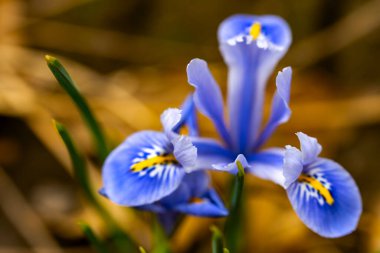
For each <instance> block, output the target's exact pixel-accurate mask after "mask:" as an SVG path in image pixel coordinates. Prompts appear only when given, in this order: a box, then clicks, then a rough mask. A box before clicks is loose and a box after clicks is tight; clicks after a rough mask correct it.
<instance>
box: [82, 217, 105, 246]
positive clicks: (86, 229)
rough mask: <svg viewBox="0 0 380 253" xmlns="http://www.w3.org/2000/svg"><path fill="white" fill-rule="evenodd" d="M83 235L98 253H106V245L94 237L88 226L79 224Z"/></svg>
mask: <svg viewBox="0 0 380 253" xmlns="http://www.w3.org/2000/svg"><path fill="white" fill-rule="evenodd" d="M79 226H80V227H81V229H82V231H83V233H84V234H85V235H86V237H87V239H88V240H89V241H90V243H91V246H92V247H93V248H94V249H95V250H96V252H98V253H108V250H107V247H106V245H105V244H104V243H103V242H102V241H101V240H100V239H99V238H98V237H97V236H96V235H95V233H94V232H93V231H92V229H91V228H90V226H89V225H88V224H86V223H84V222H79Z"/></svg>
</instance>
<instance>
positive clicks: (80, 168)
mask: <svg viewBox="0 0 380 253" xmlns="http://www.w3.org/2000/svg"><path fill="white" fill-rule="evenodd" d="M53 123H54V126H55V128H56V129H57V131H58V133H59V135H60V136H61V138H62V140H63V142H64V143H65V145H66V148H67V150H68V152H69V155H70V158H71V162H72V166H73V170H74V177H75V179H76V180H77V181H78V183H79V185H80V186H81V189H82V190H83V193H84V195H85V197H86V199H87V200H88V201H89V203H90V204H91V205H92V206H93V207H94V208H95V210H96V211H97V212H98V214H99V215H100V216H101V217H102V218H103V220H104V221H105V222H106V224H107V225H108V227H109V228H110V230H111V233H112V237H113V240H114V241H115V244H116V246H117V247H118V248H119V249H120V251H121V252H125V251H128V252H136V251H137V247H136V246H135V245H134V243H133V240H132V239H131V238H130V237H129V236H128V235H127V234H125V233H124V231H123V230H122V229H121V228H120V227H119V225H118V224H117V222H116V221H115V220H114V219H113V217H112V216H111V215H110V214H109V213H108V212H107V210H106V209H104V208H103V206H102V205H101V204H100V203H99V202H98V200H97V198H96V196H95V195H94V192H93V190H92V186H91V183H90V180H89V177H88V173H87V168H86V163H85V160H84V159H83V157H82V156H81V155H80V154H79V152H78V150H77V148H76V147H75V145H74V142H73V140H72V138H71V136H70V134H69V133H68V131H67V130H66V128H65V127H64V126H63V125H62V124H61V123H58V122H56V121H53Z"/></svg>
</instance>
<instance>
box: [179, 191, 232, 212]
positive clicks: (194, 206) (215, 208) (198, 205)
mask: <svg viewBox="0 0 380 253" xmlns="http://www.w3.org/2000/svg"><path fill="white" fill-rule="evenodd" d="M175 210H177V211H179V212H182V213H187V214H190V215H194V216H207V217H223V216H227V215H228V210H227V209H226V208H225V207H224V205H223V202H222V201H221V199H220V198H219V196H218V194H217V193H216V192H215V190H213V189H209V190H207V191H206V192H205V193H204V194H203V195H202V196H201V197H200V198H197V199H195V200H194V201H190V202H189V203H186V204H181V205H178V206H176V207H175Z"/></svg>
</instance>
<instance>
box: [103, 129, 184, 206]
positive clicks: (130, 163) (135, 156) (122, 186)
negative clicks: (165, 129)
mask: <svg viewBox="0 0 380 253" xmlns="http://www.w3.org/2000/svg"><path fill="white" fill-rule="evenodd" d="M172 149H173V147H172V144H171V143H170V141H169V139H168V138H167V136H166V135H165V134H163V133H160V132H153V131H142V132H138V133H135V134H133V135H131V136H130V137H128V138H127V139H126V140H125V141H124V142H123V143H122V144H121V145H120V146H118V147H117V148H116V149H115V150H114V151H112V153H111V154H110V155H109V156H108V158H107V159H106V161H105V164H104V166H103V172H102V174H103V183H104V192H105V194H106V195H107V196H108V197H109V199H111V200H112V201H113V202H115V203H117V204H120V205H126V206H141V205H144V204H150V203H153V202H155V201H157V200H159V199H161V198H163V197H165V196H167V195H169V194H171V193H172V192H173V191H175V190H176V189H177V188H178V186H179V184H180V183H181V180H182V178H183V177H184V174H185V171H184V169H183V168H182V166H181V165H180V164H179V163H178V162H177V161H176V160H175V158H174V156H172V155H170V154H172V151H173V150H172Z"/></svg>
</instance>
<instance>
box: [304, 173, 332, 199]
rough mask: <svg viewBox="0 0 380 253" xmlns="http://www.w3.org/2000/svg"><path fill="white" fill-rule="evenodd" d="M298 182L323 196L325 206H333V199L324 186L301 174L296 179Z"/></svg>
mask: <svg viewBox="0 0 380 253" xmlns="http://www.w3.org/2000/svg"><path fill="white" fill-rule="evenodd" d="M298 182H303V183H307V184H309V185H310V186H311V187H313V188H314V189H315V190H317V191H318V192H319V193H320V194H321V195H322V196H323V198H324V199H325V200H326V202H327V204H329V205H330V206H331V205H332V204H334V198H333V197H332V196H331V193H330V191H329V190H328V189H327V188H326V187H325V186H323V184H322V183H321V182H319V181H318V180H317V179H315V178H313V177H310V176H308V175H305V174H301V176H299V178H298Z"/></svg>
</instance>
